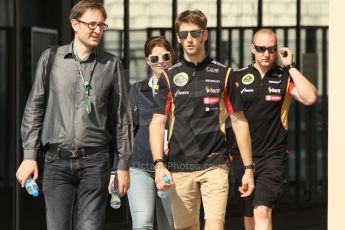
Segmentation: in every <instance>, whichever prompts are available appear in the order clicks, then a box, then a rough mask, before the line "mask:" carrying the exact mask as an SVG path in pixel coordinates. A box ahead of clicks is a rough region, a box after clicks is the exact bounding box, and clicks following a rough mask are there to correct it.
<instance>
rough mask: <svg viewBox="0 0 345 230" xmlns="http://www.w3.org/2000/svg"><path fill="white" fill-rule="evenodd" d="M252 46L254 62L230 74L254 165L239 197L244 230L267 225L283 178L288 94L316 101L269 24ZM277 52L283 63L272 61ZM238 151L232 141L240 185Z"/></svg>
mask: <svg viewBox="0 0 345 230" xmlns="http://www.w3.org/2000/svg"><path fill="white" fill-rule="evenodd" d="M251 50H252V53H253V54H254V56H255V62H254V63H253V64H251V65H249V66H248V67H246V68H243V69H241V70H239V71H236V72H235V73H234V74H233V77H234V79H235V85H236V86H237V87H238V88H239V89H240V92H241V97H242V101H243V103H244V115H245V117H246V118H247V120H248V122H249V128H250V136H251V140H252V150H253V160H254V163H255V168H256V169H255V173H254V175H255V191H254V192H253V195H252V196H251V197H248V198H239V199H240V200H241V206H242V208H243V209H244V210H243V211H244V213H243V214H244V223H245V226H246V230H250V229H254V226H255V229H256V230H257V229H265V230H266V229H267V230H270V229H272V218H271V217H272V208H273V206H274V205H275V204H276V202H277V200H278V198H279V197H280V196H281V195H282V193H283V189H284V185H285V184H286V182H287V178H286V176H285V175H284V171H285V170H284V167H285V164H286V159H287V129H288V124H287V121H288V117H287V116H288V111H289V106H290V103H291V100H292V98H294V99H296V100H297V101H298V102H300V103H302V104H304V105H311V104H313V103H315V101H316V89H315V87H314V86H313V85H312V84H311V83H310V82H309V81H308V80H307V79H306V78H305V77H304V76H303V75H302V74H301V73H300V72H299V71H298V70H297V69H296V67H295V65H294V63H293V62H292V60H293V53H292V52H291V50H290V49H289V48H287V47H283V48H280V49H279V51H278V50H277V38H276V35H275V33H274V32H273V31H272V30H271V29H260V30H258V31H257V32H256V33H255V34H254V37H253V41H252V45H251ZM277 54H278V55H279V57H280V60H281V63H282V64H283V66H284V67H280V66H278V65H276V64H275V61H276V57H277ZM239 152H240V151H239V149H238V145H237V144H236V143H234V146H233V149H232V157H233V164H232V165H233V170H234V172H235V177H236V180H237V184H238V185H240V184H241V182H240V181H239V178H241V176H242V175H243V165H242V162H241V161H240V160H239V159H238V158H239ZM234 187H236V186H234ZM253 216H254V218H253ZM254 219H255V221H254Z"/></svg>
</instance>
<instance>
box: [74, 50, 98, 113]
mask: <svg viewBox="0 0 345 230" xmlns="http://www.w3.org/2000/svg"><path fill="white" fill-rule="evenodd" d="M73 52H74V55H75V57H76V62H77V66H78V72H79V75H80V78H81V80H82V81H83V86H84V91H85V110H86V112H87V113H90V112H91V108H92V106H91V100H90V91H91V89H92V87H91V84H90V83H91V79H92V75H93V70H94V69H95V66H96V58H95V60H94V62H93V65H92V69H91V73H90V77H89V78H88V79H87V78H85V75H84V72H83V70H82V69H81V64H80V63H81V60H80V59H79V58H78V55H77V53H76V52H75V49H74V46H73Z"/></svg>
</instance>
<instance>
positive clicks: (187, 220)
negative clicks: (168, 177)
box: [171, 164, 229, 229]
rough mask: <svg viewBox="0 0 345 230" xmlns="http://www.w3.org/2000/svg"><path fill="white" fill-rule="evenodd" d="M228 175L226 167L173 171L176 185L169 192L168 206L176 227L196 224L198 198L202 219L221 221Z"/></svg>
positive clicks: (226, 193) (225, 202) (227, 188)
mask: <svg viewBox="0 0 345 230" xmlns="http://www.w3.org/2000/svg"><path fill="white" fill-rule="evenodd" d="M228 172H229V169H228V167H227V166H226V165H225V164H223V165H217V166H212V167H210V168H208V169H205V170H200V171H194V172H172V177H173V180H174V183H175V186H174V189H172V192H171V206H172V213H173V217H174V224H175V228H177V229H180V228H186V227H188V226H191V225H194V224H197V223H199V213H200V204H201V198H202V202H203V206H204V213H205V219H206V220H207V219H216V220H221V221H223V222H224V218H225V212H226V204H227V201H228V190H229V186H228Z"/></svg>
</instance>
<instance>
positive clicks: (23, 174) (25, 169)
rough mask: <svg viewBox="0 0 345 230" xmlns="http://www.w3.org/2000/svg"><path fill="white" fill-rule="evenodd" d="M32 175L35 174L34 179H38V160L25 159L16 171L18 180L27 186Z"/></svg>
mask: <svg viewBox="0 0 345 230" xmlns="http://www.w3.org/2000/svg"><path fill="white" fill-rule="evenodd" d="M32 175H33V179H34V180H37V178H38V168H37V163H36V161H35V160H23V162H22V163H21V164H20V166H19V168H18V170H17V173H16V177H17V180H18V182H19V183H20V184H21V186H22V188H23V187H24V186H25V182H26V180H27V179H29V178H30V177H32Z"/></svg>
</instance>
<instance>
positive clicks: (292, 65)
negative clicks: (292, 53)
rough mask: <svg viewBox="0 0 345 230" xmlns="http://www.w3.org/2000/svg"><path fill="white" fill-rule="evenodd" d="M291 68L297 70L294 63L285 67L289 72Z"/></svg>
mask: <svg viewBox="0 0 345 230" xmlns="http://www.w3.org/2000/svg"><path fill="white" fill-rule="evenodd" d="M291 68H296V63H294V62H292V63H291V64H290V65H287V66H285V69H287V71H289V70H290V69H291Z"/></svg>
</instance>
